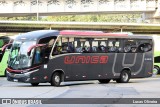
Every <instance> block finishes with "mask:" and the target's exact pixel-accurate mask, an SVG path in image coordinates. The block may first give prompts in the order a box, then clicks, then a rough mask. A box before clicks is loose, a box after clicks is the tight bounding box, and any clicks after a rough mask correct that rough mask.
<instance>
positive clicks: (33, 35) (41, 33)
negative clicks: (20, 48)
mask: <svg viewBox="0 0 160 107" xmlns="http://www.w3.org/2000/svg"><path fill="white" fill-rule="evenodd" d="M58 35H61V36H67V37H69V36H74V37H83V36H84V37H110V38H115V37H116V38H137V39H152V37H151V36H139V35H137V36H136V35H128V34H124V33H104V32H102V31H79V30H62V31H58V30H37V31H32V32H28V33H24V34H21V35H18V36H17V37H16V38H15V40H39V39H41V38H45V37H50V36H58Z"/></svg>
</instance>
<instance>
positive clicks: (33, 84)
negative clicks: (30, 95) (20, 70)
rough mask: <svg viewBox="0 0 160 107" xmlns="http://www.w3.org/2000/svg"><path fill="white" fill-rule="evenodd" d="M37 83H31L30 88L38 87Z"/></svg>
mask: <svg viewBox="0 0 160 107" xmlns="http://www.w3.org/2000/svg"><path fill="white" fill-rule="evenodd" d="M38 84H39V83H31V85H32V86H38Z"/></svg>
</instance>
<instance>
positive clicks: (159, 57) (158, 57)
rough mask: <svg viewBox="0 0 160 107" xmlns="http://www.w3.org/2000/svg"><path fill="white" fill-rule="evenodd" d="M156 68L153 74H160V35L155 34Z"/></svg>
mask: <svg viewBox="0 0 160 107" xmlns="http://www.w3.org/2000/svg"><path fill="white" fill-rule="evenodd" d="M153 39H154V44H155V45H154V69H153V74H154V75H157V74H160V69H159V68H160V47H159V45H160V42H159V41H160V36H159V35H154V36H153Z"/></svg>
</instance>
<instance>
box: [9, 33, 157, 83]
mask: <svg viewBox="0 0 160 107" xmlns="http://www.w3.org/2000/svg"><path fill="white" fill-rule="evenodd" d="M153 61H154V59H153V39H152V37H149V36H128V35H127V34H114V33H103V32H96V31H70V30H62V31H57V30H39V31H32V32H28V33H25V34H22V35H20V36H18V37H17V38H16V39H15V40H14V42H13V44H12V47H11V50H10V54H9V62H8V67H7V69H6V71H7V80H8V81H13V82H24V83H31V85H33V86H37V85H38V84H39V83H50V84H51V85H52V86H60V84H61V82H65V81H84V80H98V81H99V82H100V83H109V82H110V80H115V81H116V82H117V83H127V82H129V80H130V78H144V77H150V76H152V72H153Z"/></svg>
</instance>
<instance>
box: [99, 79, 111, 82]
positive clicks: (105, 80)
mask: <svg viewBox="0 0 160 107" xmlns="http://www.w3.org/2000/svg"><path fill="white" fill-rule="evenodd" d="M98 81H99V82H100V83H109V82H110V79H103V80H98Z"/></svg>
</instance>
